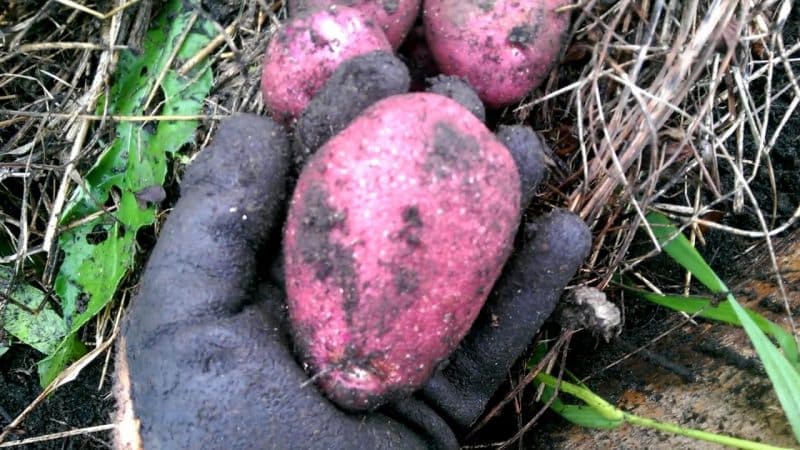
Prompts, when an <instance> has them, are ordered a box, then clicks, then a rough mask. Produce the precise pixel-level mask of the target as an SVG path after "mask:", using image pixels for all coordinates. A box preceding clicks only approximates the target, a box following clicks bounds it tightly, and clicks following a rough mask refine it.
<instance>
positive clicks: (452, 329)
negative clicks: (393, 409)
mask: <svg viewBox="0 0 800 450" xmlns="http://www.w3.org/2000/svg"><path fill="white" fill-rule="evenodd" d="M519 220H520V180H519V175H518V173H517V168H516V166H515V165H514V160H513V159H512V156H511V155H510V154H509V152H508V150H507V149H506V148H505V147H504V146H503V144H501V143H500V141H499V140H498V139H497V138H496V137H495V136H494V134H492V133H491V132H490V131H489V130H488V129H487V128H486V126H485V125H484V124H483V123H481V122H480V121H479V120H478V119H477V118H476V117H475V116H474V115H473V114H472V113H470V112H469V111H467V110H466V109H465V108H464V107H463V106H461V105H459V104H458V103H456V102H455V101H453V100H451V99H449V98H447V97H444V96H441V95H438V94H431V93H413V94H403V95H396V96H392V97H389V98H386V99H384V100H381V101H379V102H378V103H376V104H374V105H373V106H371V107H370V108H368V109H367V110H365V111H364V113H363V114H362V115H361V116H359V117H358V118H356V119H355V120H354V121H353V122H352V123H351V124H350V125H349V126H348V127H347V128H345V129H344V130H343V131H341V132H340V133H339V134H337V135H336V136H334V137H333V138H332V139H331V140H329V141H328V142H327V143H326V144H325V145H324V146H322V147H321V148H320V150H319V151H318V152H317V153H316V154H315V155H314V156H313V157H312V158H311V160H310V161H309V162H308V164H307V165H306V166H305V168H304V169H303V171H302V172H301V174H300V177H299V179H298V183H297V187H296V189H295V191H294V194H293V198H292V201H291V204H290V207H289V213H288V218H287V222H286V227H285V231H284V241H283V245H284V258H285V260H284V262H285V274H286V290H287V303H288V309H289V317H290V321H291V324H292V329H293V336H294V341H295V345H296V347H297V350H298V353H299V355H300V357H301V359H302V360H303V362H304V364H306V365H307V367H308V368H309V370H310V372H311V373H312V374H313V375H314V377H315V379H316V380H317V382H318V384H319V385H320V387H321V388H322V390H323V391H324V392H325V393H326V394H327V395H328V397H329V398H331V399H332V400H333V401H334V402H336V403H337V404H338V405H340V406H341V407H343V408H345V409H349V410H369V409H372V408H375V407H377V406H379V405H380V404H381V403H383V402H386V401H390V400H392V399H396V398H399V397H400V396H402V395H405V394H408V393H409V392H411V391H413V390H414V389H417V388H418V387H420V386H421V385H422V384H423V383H424V382H425V381H426V380H427V379H428V378H429V376H430V375H431V374H432V372H433V371H434V370H435V369H436V366H437V364H438V363H439V362H440V361H441V360H442V359H443V358H445V357H446V356H447V355H448V354H449V353H450V352H451V351H452V350H453V349H454V348H455V346H456V345H457V344H458V342H459V341H460V340H461V339H462V338H463V337H464V335H465V334H466V333H467V331H468V330H469V328H470V326H471V325H472V322H473V321H474V320H475V318H476V316H477V314H478V312H479V311H480V309H481V307H482V306H483V304H484V302H485V300H486V298H487V296H488V294H489V292H490V290H491V288H492V285H493V284H494V282H495V280H496V279H497V277H498V276H499V274H500V271H501V268H502V267H503V265H504V263H505V261H506V259H507V258H508V255H509V253H510V251H511V248H512V242H513V239H514V234H515V231H516V229H517V226H518V224H519Z"/></svg>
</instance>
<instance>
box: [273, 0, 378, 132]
mask: <svg viewBox="0 0 800 450" xmlns="http://www.w3.org/2000/svg"><path fill="white" fill-rule="evenodd" d="M375 50H383V51H387V52H391V51H392V48H391V46H390V45H389V41H387V40H386V36H385V35H384V34H383V31H381V29H380V27H378V26H377V25H376V24H375V22H373V21H372V20H368V19H364V18H363V16H362V15H361V13H360V12H358V11H357V10H355V9H352V8H348V7H346V6H336V7H331V8H327V9H324V10H320V11H316V12H314V13H312V14H310V15H305V16H301V17H297V18H295V19H293V20H291V21H289V22H287V23H286V24H285V25H284V26H282V27H281V28H280V29H279V30H278V31H277V32H276V33H275V35H274V36H273V37H272V39H271V40H270V42H269V45H268V47H267V51H266V54H265V56H264V68H263V70H262V72H261V90H262V92H263V94H264V104H265V105H266V106H267V109H268V110H269V111H270V113H271V114H272V116H273V117H274V118H275V119H276V120H278V121H279V122H283V123H288V122H290V121H292V120H294V119H295V118H297V116H299V115H300V113H301V112H303V109H305V107H306V106H307V105H308V102H310V101H311V98H312V97H313V96H314V94H316V93H317V91H318V90H319V89H320V88H321V87H322V85H323V84H325V81H327V80H328V78H330V76H331V74H332V73H333V71H334V70H336V68H337V67H338V66H339V64H341V63H342V62H344V61H346V60H347V59H349V58H352V57H354V56H358V55H363V54H365V53H369V52H372V51H375Z"/></svg>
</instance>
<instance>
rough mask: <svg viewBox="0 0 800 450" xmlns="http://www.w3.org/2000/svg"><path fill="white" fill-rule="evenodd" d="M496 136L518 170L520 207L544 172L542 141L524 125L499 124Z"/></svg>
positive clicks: (523, 207)
mask: <svg viewBox="0 0 800 450" xmlns="http://www.w3.org/2000/svg"><path fill="white" fill-rule="evenodd" d="M496 134H497V138H498V139H500V142H502V143H503V144H505V146H506V148H508V151H509V152H510V153H511V156H512V157H513V158H514V162H515V163H516V164H517V170H519V181H520V189H521V192H522V199H521V203H520V204H521V205H522V209H523V210H525V208H527V207H528V204H529V203H530V202H531V199H533V196H534V194H536V189H537V187H538V186H539V182H541V181H542V178H543V177H544V172H545V168H546V166H545V160H544V154H545V150H544V146H545V144H544V142H543V141H542V139H541V138H540V137H539V136H538V135H537V134H536V132H534V131H533V130H532V129H531V128H530V127H528V126H524V125H511V126H506V125H501V126H500V129H499V130H498V131H497V133H496Z"/></svg>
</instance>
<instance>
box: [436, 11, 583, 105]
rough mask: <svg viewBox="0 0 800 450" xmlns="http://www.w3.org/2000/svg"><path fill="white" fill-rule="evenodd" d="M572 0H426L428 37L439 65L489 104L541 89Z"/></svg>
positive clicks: (566, 25) (563, 32)
mask: <svg viewBox="0 0 800 450" xmlns="http://www.w3.org/2000/svg"><path fill="white" fill-rule="evenodd" d="M569 4H570V2H569V1H568V0H426V1H425V7H424V12H423V14H424V22H425V35H426V38H427V40H428V45H429V46H430V49H431V52H432V53H433V57H434V59H435V60H436V63H437V64H438V66H439V69H440V70H441V71H442V72H443V73H445V74H447V75H456V76H459V77H462V78H464V79H466V80H467V81H468V82H469V83H470V84H471V85H472V87H474V88H475V90H476V91H478V95H479V96H480V97H481V99H482V100H483V101H484V102H485V103H486V104H487V105H488V106H490V107H492V108H498V107H502V106H506V105H510V104H512V103H515V102H517V101H519V100H520V99H522V97H524V96H525V95H526V94H527V93H528V92H530V91H531V90H532V89H534V88H536V87H537V86H538V85H539V84H540V83H541V82H542V81H543V80H544V79H545V77H546V76H547V74H548V72H549V71H550V68H551V67H552V66H553V64H554V63H555V62H556V58H558V55H559V53H560V51H561V48H562V46H563V44H564V41H565V39H566V37H567V30H568V29H569V13H568V12H561V13H557V12H556V10H557V9H558V8H561V7H563V6H566V5H569Z"/></svg>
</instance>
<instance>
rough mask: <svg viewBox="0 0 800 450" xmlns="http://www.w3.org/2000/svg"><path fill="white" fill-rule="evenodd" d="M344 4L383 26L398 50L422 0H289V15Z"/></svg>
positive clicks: (391, 42)
mask: <svg viewBox="0 0 800 450" xmlns="http://www.w3.org/2000/svg"><path fill="white" fill-rule="evenodd" d="M330 5H344V6H349V7H351V8H353V9H357V10H359V11H361V12H362V13H363V14H364V16H365V17H371V18H373V20H375V22H377V24H378V25H379V26H380V27H381V29H382V30H383V32H384V33H385V34H386V38H387V39H389V43H390V44H392V48H394V49H395V50H397V48H398V47H400V44H402V43H403V40H404V39H405V38H406V35H407V34H408V30H410V29H411V26H412V25H413V24H414V19H416V18H417V15H419V6H420V0H293V1H289V16H290V17H294V16H296V15H298V14H302V13H304V12H308V11H316V10H320V9H324V8H327V7H328V6H330Z"/></svg>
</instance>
